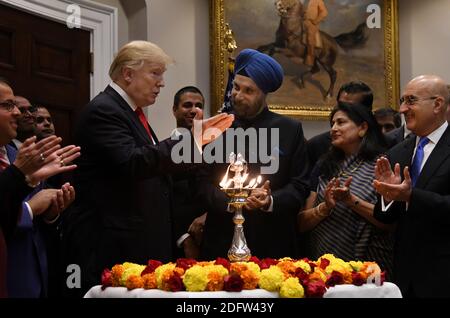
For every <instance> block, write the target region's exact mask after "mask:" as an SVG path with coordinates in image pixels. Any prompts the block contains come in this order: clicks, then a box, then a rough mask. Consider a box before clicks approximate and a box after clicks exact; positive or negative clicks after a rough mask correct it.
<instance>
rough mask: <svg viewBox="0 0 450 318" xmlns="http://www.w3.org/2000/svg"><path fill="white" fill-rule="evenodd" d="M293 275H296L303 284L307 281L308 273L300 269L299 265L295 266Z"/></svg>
mask: <svg viewBox="0 0 450 318" xmlns="http://www.w3.org/2000/svg"><path fill="white" fill-rule="evenodd" d="M294 276H295V277H297V278H298V279H299V281H300V283H301V284H302V285H305V284H307V283H308V281H309V275H308V274H306V272H305V271H304V270H303V269H301V268H300V267H297V269H296V270H295V273H294Z"/></svg>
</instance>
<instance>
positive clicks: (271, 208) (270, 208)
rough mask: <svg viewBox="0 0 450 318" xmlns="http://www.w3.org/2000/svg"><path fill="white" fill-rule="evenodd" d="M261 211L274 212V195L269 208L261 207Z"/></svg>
mask: <svg viewBox="0 0 450 318" xmlns="http://www.w3.org/2000/svg"><path fill="white" fill-rule="evenodd" d="M261 211H263V212H273V196H270V205H269V208H268V209H267V210H265V209H261Z"/></svg>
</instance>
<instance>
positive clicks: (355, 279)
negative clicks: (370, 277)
mask: <svg viewBox="0 0 450 318" xmlns="http://www.w3.org/2000/svg"><path fill="white" fill-rule="evenodd" d="M365 283H366V280H365V279H364V277H363V276H362V275H361V274H360V273H356V272H353V273H352V284H353V285H355V286H361V285H364V284H365Z"/></svg>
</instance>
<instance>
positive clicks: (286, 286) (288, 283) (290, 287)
mask: <svg viewBox="0 0 450 318" xmlns="http://www.w3.org/2000/svg"><path fill="white" fill-rule="evenodd" d="M280 297H282V298H303V297H305V290H304V289H303V286H302V285H301V284H300V283H299V281H298V278H296V277H291V278H288V279H286V280H285V281H284V282H283V283H282V284H281V288H280Z"/></svg>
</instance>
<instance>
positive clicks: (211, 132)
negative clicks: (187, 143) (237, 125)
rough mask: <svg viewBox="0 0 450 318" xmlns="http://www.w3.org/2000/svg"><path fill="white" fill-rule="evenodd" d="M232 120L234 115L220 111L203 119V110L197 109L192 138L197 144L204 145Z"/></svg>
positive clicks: (223, 129) (218, 134)
mask: <svg viewBox="0 0 450 318" xmlns="http://www.w3.org/2000/svg"><path fill="white" fill-rule="evenodd" d="M233 121H234V115H229V114H226V113H221V114H218V115H216V116H213V117H211V118H208V119H204V120H203V111H202V110H201V109H198V110H197V113H196V114H195V118H194V124H193V125H192V133H193V135H194V139H195V140H196V142H197V143H198V144H199V145H202V146H204V145H206V144H208V143H210V142H212V141H213V140H215V139H217V138H219V136H220V135H221V134H222V133H223V132H224V131H225V130H226V129H227V128H229V127H230V126H231V124H232V123H233Z"/></svg>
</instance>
